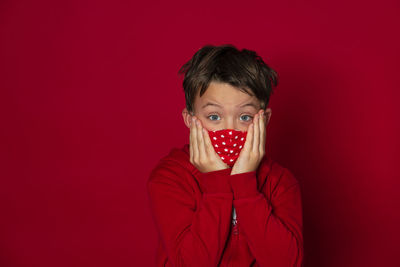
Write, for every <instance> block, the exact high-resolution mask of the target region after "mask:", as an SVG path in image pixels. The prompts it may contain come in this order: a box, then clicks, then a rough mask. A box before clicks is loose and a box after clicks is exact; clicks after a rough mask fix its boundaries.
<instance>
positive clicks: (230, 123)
mask: <svg viewBox="0 0 400 267" xmlns="http://www.w3.org/2000/svg"><path fill="white" fill-rule="evenodd" d="M224 129H234V130H237V131H240V130H241V129H239V125H237V122H236V121H235V120H234V119H233V118H227V119H226V120H225V125H224Z"/></svg>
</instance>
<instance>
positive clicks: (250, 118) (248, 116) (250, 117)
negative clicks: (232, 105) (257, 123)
mask: <svg viewBox="0 0 400 267" xmlns="http://www.w3.org/2000/svg"><path fill="white" fill-rule="evenodd" d="M243 117H245V118H246V117H247V118H249V119H245V120H244V121H251V120H252V119H253V117H252V116H250V115H243V116H240V118H243Z"/></svg>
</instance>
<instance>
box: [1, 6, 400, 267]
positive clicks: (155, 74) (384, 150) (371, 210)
mask: <svg viewBox="0 0 400 267" xmlns="http://www.w3.org/2000/svg"><path fill="white" fill-rule="evenodd" d="M144 2H145V3H140V4H138V3H136V2H135V1H113V2H111V1H110V2H106V1H71V0H70V1H62V2H61V1H5V0H3V1H1V2H0V40H1V41H0V86H1V91H0V94H1V95H0V101H1V103H0V114H1V115H0V116H1V124H0V125H1V126H0V127H1V128H0V129H1V131H0V138H1V141H0V155H1V162H0V164H1V165H0V166H1V168H0V171H1V173H0V175H1V176H0V178H1V182H0V216H1V218H0V237H1V238H0V266H9V267H14V266H29V267H35V266H40V267H47V266H49V267H50V266H60V267H61V266H96V267H100V266H152V265H153V262H154V259H153V258H154V252H155V247H156V240H157V232H156V229H155V226H154V224H153V221H152V217H151V213H150V210H149V206H148V199H147V193H146V189H145V184H146V180H147V178H148V175H149V172H150V171H151V169H152V168H153V167H154V166H155V164H156V163H157V161H158V160H159V159H160V158H161V157H163V156H165V155H166V154H167V153H168V152H169V151H170V149H171V148H172V147H181V146H182V145H183V144H184V143H187V142H188V141H189V137H188V134H189V131H188V129H187V128H186V127H185V125H184V124H183V121H182V116H181V111H182V109H183V108H184V94H183V89H182V86H181V82H182V77H178V75H177V72H178V69H179V68H180V66H181V65H182V64H183V63H184V62H186V61H187V60H189V59H190V57H191V56H192V55H193V54H194V53H195V52H196V51H197V49H199V48H200V47H201V46H203V45H205V44H215V45H220V44H225V43H232V44H234V45H236V46H237V47H238V48H248V49H252V50H255V51H257V52H258V53H259V54H260V55H261V56H262V57H263V58H264V60H265V61H266V62H267V64H269V65H270V66H271V67H273V68H274V69H276V70H277V72H278V74H279V75H280V85H279V86H278V87H277V88H276V91H275V93H274V94H273V95H272V98H271V102H270V103H271V108H272V117H271V121H270V124H269V125H268V135H267V138H268V144H267V151H268V153H270V155H271V156H272V157H273V158H274V159H275V160H276V161H278V162H279V163H280V164H281V165H283V166H285V167H287V168H288V169H290V170H291V171H292V172H293V173H294V174H295V176H296V177H297V179H298V180H299V181H300V182H301V188H302V197H303V213H304V214H303V215H304V242H305V257H306V258H305V262H306V266H310V267H312V266H328V267H329V266H398V265H397V264H398V255H399V245H398V244H399V237H400V231H399V227H398V226H399V225H400V214H399V206H400V205H399V204H400V199H399V194H398V190H399V185H400V183H399V175H398V171H397V170H395V166H396V164H397V163H398V160H399V158H400V157H399V151H400V149H399V139H398V137H399V136H400V134H399V115H400V114H399V111H398V108H397V107H396V106H397V105H396V104H397V103H398V101H399V97H400V93H399V84H400V83H399V82H400V81H399V74H398V72H399V60H400V58H399V47H400V38H399V32H398V29H399V26H400V21H399V19H398V14H399V10H400V6H399V2H398V1H387V0H381V1H348V0H346V1H344V0H339V1H329V2H328V1H316V0H314V1H289V0H286V1H262V2H253V1H240V2H234V1H225V2H211V1H197V2H190V1H181V2H173V3H172V2H170V1H144Z"/></svg>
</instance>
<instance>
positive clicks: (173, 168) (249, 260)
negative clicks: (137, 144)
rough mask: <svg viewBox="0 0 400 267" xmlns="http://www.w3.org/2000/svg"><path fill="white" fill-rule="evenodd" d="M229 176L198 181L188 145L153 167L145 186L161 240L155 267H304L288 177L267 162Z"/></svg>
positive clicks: (297, 204)
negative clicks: (234, 213)
mask: <svg viewBox="0 0 400 267" xmlns="http://www.w3.org/2000/svg"><path fill="white" fill-rule="evenodd" d="M231 170H232V169H231V168H228V169H224V170H218V171H212V172H207V173H201V172H200V171H199V170H198V169H197V168H196V167H195V166H194V165H193V164H191V163H190V154H189V144H185V145H184V146H183V148H180V149H178V148H174V149H172V150H171V152H170V153H169V154H168V155H167V156H165V157H164V158H162V159H161V160H160V161H159V163H158V164H157V166H156V167H155V168H154V170H153V171H152V172H151V174H150V178H149V180H148V183H147V185H148V192H149V196H150V204H151V208H152V212H153V216H154V220H155V223H156V226H157V228H158V232H159V237H160V239H159V245H158V249H157V256H156V262H157V263H156V264H157V265H156V266H190V267H192V266H201V267H206V266H207V267H208V266H264V267H266V266H271V267H280V266H302V261H303V234H302V206H301V195H300V187H299V183H298V181H297V180H296V179H295V178H294V176H293V174H292V173H291V172H290V171H289V170H288V169H286V168H284V167H282V166H280V165H278V163H276V162H274V161H273V160H272V159H270V158H269V157H267V156H265V157H264V158H263V160H262V162H261V163H260V165H259V167H258V169H257V170H256V171H252V172H246V173H240V174H234V175H230V172H231ZM233 207H234V208H235V210H236V215H237V222H236V224H233V221H232V208H233Z"/></svg>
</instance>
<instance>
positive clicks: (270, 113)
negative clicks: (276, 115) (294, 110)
mask: <svg viewBox="0 0 400 267" xmlns="http://www.w3.org/2000/svg"><path fill="white" fill-rule="evenodd" d="M264 114H265V118H266V120H265V125H268V123H269V120H270V119H271V115H272V110H271V108H266V109H265V110H264Z"/></svg>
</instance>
